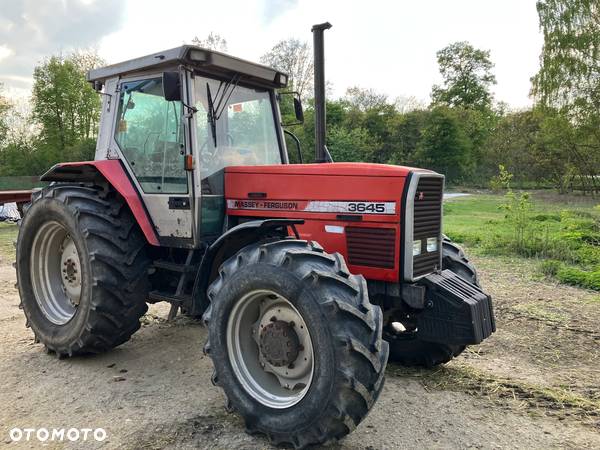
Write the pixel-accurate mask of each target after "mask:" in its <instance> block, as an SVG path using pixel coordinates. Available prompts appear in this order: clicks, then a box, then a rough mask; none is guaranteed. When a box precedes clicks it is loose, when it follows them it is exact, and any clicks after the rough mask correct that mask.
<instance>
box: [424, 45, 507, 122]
mask: <svg viewBox="0 0 600 450" xmlns="http://www.w3.org/2000/svg"><path fill="white" fill-rule="evenodd" d="M437 61H438V65H439V67H440V73H441V74H442V78H443V80H444V85H443V86H434V87H433V90H432V92H431V99H432V101H433V103H434V104H444V105H449V106H455V107H460V108H465V109H479V110H488V109H490V107H491V105H492V94H491V92H490V87H491V86H492V85H493V84H496V77H495V76H494V74H493V73H492V68H493V67H494V64H493V63H492V61H491V60H490V52H489V51H486V50H479V49H476V48H475V47H473V46H472V45H471V44H469V43H468V42H455V43H453V44H450V45H449V46H447V47H445V48H443V49H442V50H440V51H439V52H438V53H437Z"/></svg>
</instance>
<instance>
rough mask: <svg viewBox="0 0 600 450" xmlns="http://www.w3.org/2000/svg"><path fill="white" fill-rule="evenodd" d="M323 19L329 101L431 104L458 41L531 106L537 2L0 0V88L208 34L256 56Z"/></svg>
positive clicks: (512, 97) (507, 96)
mask: <svg viewBox="0 0 600 450" xmlns="http://www.w3.org/2000/svg"><path fill="white" fill-rule="evenodd" d="M325 21H329V22H331V24H332V25H333V28H332V29H331V30H329V31H327V32H326V34H325V61H326V79H327V81H328V82H329V83H330V84H331V86H332V87H333V95H334V96H335V97H337V96H341V95H343V94H344V92H345V90H346V88H348V87H351V86H360V87H363V88H372V89H374V90H376V91H377V92H380V93H384V94H387V95H388V96H389V97H390V98H391V99H394V98H396V97H404V98H406V97H415V98H416V99H418V100H419V101H421V102H424V103H427V102H428V101H429V98H430V97H429V95H430V93H431V87H432V85H433V84H435V83H439V82H440V81H441V80H440V75H439V72H438V67H437V62H436V52H437V51H438V50H440V49H441V48H443V47H445V46H446V45H448V44H450V43H452V42H456V41H469V42H470V43H471V44H473V45H474V46H475V47H477V48H481V49H485V50H490V52H491V59H492V61H493V62H494V64H495V68H494V73H495V75H496V78H497V81H498V83H497V85H496V86H495V87H494V94H495V97H496V100H498V101H502V102H505V103H507V104H508V105H509V106H510V107H512V108H524V107H527V106H528V105H530V104H531V99H530V98H529V89H530V78H531V77H532V76H533V75H534V74H535V73H536V71H537V69H538V67H539V55H540V51H541V48H542V43H543V39H542V35H541V33H540V31H539V26H538V19H537V13H536V9H535V0H419V1H415V0H395V1H394V0H391V1H388V0H358V1H354V0H241V1H238V0H219V1H214V0H213V1H202V0H201V1H198V0H169V1H168V2H165V1H164V0H163V1H155V0H42V1H40V0H0V83H3V84H4V94H5V95H8V96H11V97H24V96H27V95H28V94H29V92H30V89H31V84H32V73H33V68H34V66H35V65H36V64H38V63H40V62H41V61H43V59H44V58H45V57H48V56H50V55H52V54H67V53H68V52H69V51H71V50H73V49H76V48H95V49H97V51H98V53H99V54H100V56H102V57H103V58H104V59H105V60H106V61H108V62H109V63H116V62H119V61H123V60H126V59H130V58H135V57H138V56H142V55H145V54H149V53H154V52H157V51H161V50H165V49H167V48H171V47H176V46H179V45H181V44H183V43H189V42H190V41H191V40H192V39H193V38H194V37H195V36H198V37H200V38H201V39H203V38H205V37H206V36H207V35H208V34H209V33H210V32H214V33H218V34H219V35H221V36H222V37H224V38H225V39H226V40H227V44H228V53H231V54H232V55H235V56H238V57H241V58H245V59H249V60H253V61H258V59H259V58H260V56H261V55H262V54H264V53H265V52H266V51H268V50H269V49H270V48H271V47H273V46H274V45H275V44H276V43H277V42H278V41H280V40H282V39H286V38H289V37H295V38H298V39H302V40H307V41H310V40H311V39H312V36H311V33H310V28H311V26H312V25H313V24H315V23H321V22H325Z"/></svg>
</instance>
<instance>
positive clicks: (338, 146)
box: [327, 126, 379, 162]
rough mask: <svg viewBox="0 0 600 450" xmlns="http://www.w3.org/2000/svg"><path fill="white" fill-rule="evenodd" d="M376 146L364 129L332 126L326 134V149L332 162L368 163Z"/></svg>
mask: <svg viewBox="0 0 600 450" xmlns="http://www.w3.org/2000/svg"><path fill="white" fill-rule="evenodd" d="M378 146H379V144H378V143H377V142H376V141H375V140H374V139H373V137H372V136H371V135H370V134H369V132H368V131H367V130H366V129H365V128H352V129H348V128H344V127H341V126H334V127H330V128H329V132H328V134H327V147H328V148H329V152H330V153H331V156H332V157H333V159H334V161H350V162H360V161H370V160H372V158H373V153H374V151H375V148H377V147H378Z"/></svg>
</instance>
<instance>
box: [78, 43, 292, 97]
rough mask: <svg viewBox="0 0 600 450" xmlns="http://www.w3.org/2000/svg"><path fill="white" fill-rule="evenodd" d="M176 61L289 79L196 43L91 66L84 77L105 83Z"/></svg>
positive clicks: (274, 83) (227, 73) (219, 71)
mask: <svg viewBox="0 0 600 450" xmlns="http://www.w3.org/2000/svg"><path fill="white" fill-rule="evenodd" d="M179 65H185V66H188V67H190V68H193V69H197V70H199V71H202V72H205V73H208V74H214V75H217V76H224V77H232V76H233V75H235V74H241V75H242V76H243V79H245V80H246V81H254V82H256V83H259V84H263V85H268V86H269V87H274V88H283V87H286V86H287V80H288V76H287V74H284V73H282V72H279V71H278V70H276V69H273V68H271V67H267V66H263V65H261V64H256V63H253V62H250V61H246V60H243V59H240V58H236V57H234V56H230V55H226V54H225V53H221V52H216V51H214V50H208V49H205V48H202V47H197V46H195V45H182V46H181V47H176V48H172V49H169V50H165V51H162V52H158V53H152V54H150V55H146V56H142V57H140V58H135V59H130V60H128V61H123V62H120V63H117V64H112V65H110V66H105V67H100V68H98V69H93V70H90V71H89V72H88V73H87V80H88V81H89V82H90V83H93V84H96V83H100V84H104V82H105V81H106V80H107V79H109V78H113V77H122V76H126V75H132V74H136V73H138V72H146V71H149V70H154V69H166V70H169V69H170V70H175V68H176V67H177V66H179Z"/></svg>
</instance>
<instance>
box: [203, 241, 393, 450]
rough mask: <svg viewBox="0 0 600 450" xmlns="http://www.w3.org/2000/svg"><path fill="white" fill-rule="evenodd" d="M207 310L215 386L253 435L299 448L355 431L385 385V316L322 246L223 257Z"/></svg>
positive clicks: (292, 245)
mask: <svg viewBox="0 0 600 450" xmlns="http://www.w3.org/2000/svg"><path fill="white" fill-rule="evenodd" d="M208 296H209V298H210V301H211V303H210V306H209V308H208V310H207V311H206V313H205V315H204V320H205V322H206V323H207V325H208V334H209V338H208V341H207V343H206V345H205V352H206V353H207V354H209V355H210V357H211V358H212V361H213V364H214V368H215V372H214V376H213V382H214V383H215V384H217V385H218V386H220V387H222V388H223V390H224V391H225V395H226V397H227V405H228V408H229V409H230V410H235V411H237V412H238V413H239V414H240V415H241V416H242V417H243V418H244V420H245V423H246V428H247V431H248V432H249V433H251V434H253V433H262V434H265V435H266V436H267V437H268V439H269V440H270V441H271V442H272V443H274V444H287V445H292V446H294V447H295V448H304V447H306V446H308V445H315V444H323V443H325V442H328V441H330V440H336V439H340V438H342V437H343V436H345V435H346V434H348V433H349V432H351V431H352V430H353V429H354V428H355V427H356V426H357V425H358V424H359V423H360V422H361V421H362V420H363V419H364V418H365V416H366V415H367V413H368V412H369V410H370V409H371V407H372V406H373V404H374V402H375V401H376V399H377V397H378V396H379V393H380V392H381V389H382V388H383V380H384V372H385V366H386V362H387V356H388V345H387V343H386V342H385V341H383V340H382V337H381V333H382V313H381V310H380V308H379V307H377V306H374V305H372V304H371V303H369V299H368V294H367V286H366V282H365V280H364V278H363V277H362V276H355V275H351V274H350V273H349V272H348V269H347V267H346V264H345V262H344V260H343V258H342V257H341V256H340V255H339V254H333V255H330V254H327V253H325V252H324V251H323V249H322V248H321V247H320V246H319V245H318V244H316V243H309V242H306V241H301V240H292V239H290V240H281V241H275V242H269V243H262V244H255V245H250V246H248V247H246V248H244V249H242V250H241V251H240V252H238V253H237V254H236V255H235V256H233V257H232V258H230V259H228V260H227V261H225V263H223V265H222V266H221V268H220V270H219V277H218V278H217V279H216V280H215V281H214V282H213V283H212V284H211V286H210V288H209V291H208Z"/></svg>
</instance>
